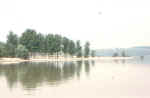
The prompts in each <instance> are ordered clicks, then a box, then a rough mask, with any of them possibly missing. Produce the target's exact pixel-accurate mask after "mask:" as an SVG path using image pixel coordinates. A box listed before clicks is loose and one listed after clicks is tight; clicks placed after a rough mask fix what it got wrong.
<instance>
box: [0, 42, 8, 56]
mask: <svg viewBox="0 0 150 98" xmlns="http://www.w3.org/2000/svg"><path fill="white" fill-rule="evenodd" d="M5 56H7V51H6V45H5V43H2V42H0V57H5Z"/></svg>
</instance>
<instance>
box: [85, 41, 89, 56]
mask: <svg viewBox="0 0 150 98" xmlns="http://www.w3.org/2000/svg"><path fill="white" fill-rule="evenodd" d="M89 54H90V43H89V42H86V43H85V46H84V57H89Z"/></svg>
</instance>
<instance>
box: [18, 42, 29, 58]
mask: <svg viewBox="0 0 150 98" xmlns="http://www.w3.org/2000/svg"><path fill="white" fill-rule="evenodd" d="M16 56H17V57H19V58H23V59H27V58H28V57H29V55H28V49H27V48H26V47H25V46H23V45H18V47H17V49H16Z"/></svg>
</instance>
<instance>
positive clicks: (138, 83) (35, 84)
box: [0, 59, 150, 98]
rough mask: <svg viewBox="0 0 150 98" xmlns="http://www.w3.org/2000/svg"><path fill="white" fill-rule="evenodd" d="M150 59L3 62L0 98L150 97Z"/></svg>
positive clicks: (0, 78)
mask: <svg viewBox="0 0 150 98" xmlns="http://www.w3.org/2000/svg"><path fill="white" fill-rule="evenodd" d="M149 77H150V62H149V59H147V60H144V59H136V60H99V61H78V62H49V63H21V64H14V65H0V98H100V97H101V98H150V78H149Z"/></svg>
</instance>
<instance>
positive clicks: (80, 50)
mask: <svg viewBox="0 0 150 98" xmlns="http://www.w3.org/2000/svg"><path fill="white" fill-rule="evenodd" d="M76 54H77V57H82V47H81V45H80V40H78V41H77V42H76Z"/></svg>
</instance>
